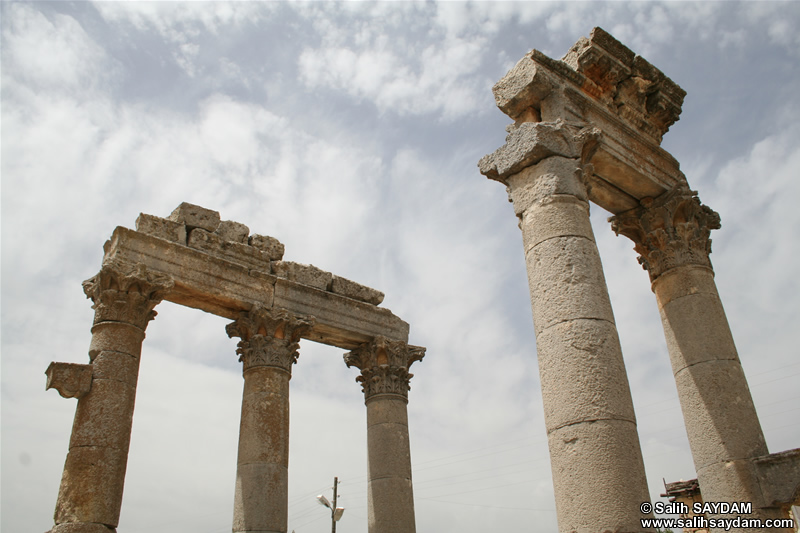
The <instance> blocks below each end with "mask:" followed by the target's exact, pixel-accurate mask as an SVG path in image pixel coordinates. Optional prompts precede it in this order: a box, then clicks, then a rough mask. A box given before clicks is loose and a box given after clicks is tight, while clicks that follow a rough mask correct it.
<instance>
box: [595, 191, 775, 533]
mask: <svg viewBox="0 0 800 533" xmlns="http://www.w3.org/2000/svg"><path fill="white" fill-rule="evenodd" d="M610 221H611V224H612V228H613V230H614V231H615V232H616V233H617V234H618V235H619V234H622V235H625V236H626V237H629V238H630V239H631V240H632V241H633V242H634V244H635V246H634V249H635V250H636V252H637V253H638V254H639V262H640V263H641V264H642V266H643V267H644V268H645V269H646V270H647V271H648V273H649V274H650V281H651V287H652V289H653V292H654V293H655V295H656V300H657V302H658V309H659V312H660V313H661V321H662V324H663V326H664V334H665V336H666V340H667V350H668V351H669V357H670V361H671V363H672V372H673V374H674V376H675V383H676V385H677V388H678V397H679V399H680V403H681V409H682V411H683V418H684V421H685V424H686V432H687V434H688V436H689V445H690V446H691V450H692V457H693V459H694V465H695V469H696V471H697V478H698V481H699V483H700V490H701V491H702V495H703V500H704V501H708V502H731V503H733V502H752V504H753V507H754V509H753V511H754V512H753V514H752V515H749V516H748V517H750V518H781V517H782V515H781V511H780V509H778V508H773V507H767V505H768V503H769V502H765V501H764V500H763V496H762V491H761V488H760V487H759V484H758V480H757V475H756V470H755V467H754V465H753V462H752V461H751V459H753V458H755V457H759V456H764V455H767V453H768V451H767V445H766V442H765V440H764V435H763V433H762V431H761V424H760V423H759V420H758V415H757V414H756V410H755V407H754V405H753V400H752V398H751V396H750V390H749V388H748V386H747V380H746V379H745V376H744V372H743V371H742V366H741V364H740V362H739V356H738V354H737V352H736V346H735V345H734V342H733V336H732V335H731V331H730V327H729V326H728V321H727V318H726V317H725V311H724V309H723V308H722V302H721V301H720V298H719V294H718V293H717V287H716V284H715V283H714V271H713V270H712V268H711V261H710V259H709V254H710V253H711V239H710V238H709V235H710V233H711V230H712V229H719V228H720V218H719V215H718V214H717V213H716V212H714V211H713V210H711V209H710V208H709V207H707V206H705V205H702V204H701V203H700V200H699V199H698V198H697V193H696V192H693V191H690V190H689V188H688V186H686V185H679V186H678V187H676V188H674V189H672V190H671V191H668V192H666V193H664V194H663V195H661V196H659V197H658V198H656V199H652V198H646V199H644V200H642V202H641V206H640V207H637V208H635V209H633V210H631V211H627V212H625V213H622V214H620V215H617V216H615V217H612V218H611V219H610ZM726 517H728V518H729V517H730V515H728V516H726ZM736 531H749V530H748V529H737V530H736Z"/></svg>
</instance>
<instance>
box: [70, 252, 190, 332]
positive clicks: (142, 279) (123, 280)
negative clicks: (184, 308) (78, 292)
mask: <svg viewBox="0 0 800 533" xmlns="http://www.w3.org/2000/svg"><path fill="white" fill-rule="evenodd" d="M173 285H174V282H173V281H172V278H171V277H169V276H167V275H165V274H161V273H159V272H153V271H151V270H148V269H147V268H146V267H145V266H144V265H142V264H133V263H127V262H125V261H120V260H118V259H112V260H110V261H108V262H106V263H105V264H103V267H102V268H101V269H100V272H99V273H98V274H97V275H96V276H94V277H93V278H90V279H87V280H86V281H84V282H83V292H84V293H86V297H87V298H89V299H91V300H92V309H94V323H95V324H98V323H100V322H124V323H126V324H132V325H134V326H136V327H138V328H141V329H145V327H147V323H148V322H149V321H150V320H153V318H155V316H156V312H155V311H154V310H153V308H154V307H155V306H156V305H158V304H159V303H160V302H161V300H163V299H164V296H165V295H166V293H167V291H168V290H170V289H171V288H172V286H173Z"/></svg>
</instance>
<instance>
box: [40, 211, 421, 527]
mask: <svg viewBox="0 0 800 533" xmlns="http://www.w3.org/2000/svg"><path fill="white" fill-rule="evenodd" d="M136 227H137V231H131V230H129V229H126V228H122V227H118V228H117V229H116V230H115V231H114V234H113V235H112V237H111V239H110V240H109V241H107V242H106V243H105V245H104V252H105V255H104V259H103V267H102V269H101V271H100V273H99V274H98V275H97V276H95V277H93V278H91V279H89V280H87V281H86V282H84V291H85V292H86V295H87V297H88V298H90V299H91V300H92V302H93V306H92V307H93V308H94V309H95V321H94V326H93V327H92V342H91V345H90V348H89V358H90V360H91V361H92V363H91V364H89V365H75V364H70V363H53V364H51V366H50V367H49V368H48V370H47V375H48V385H47V386H48V388H57V389H58V390H59V392H60V393H61V394H62V395H64V396H67V397H77V398H79V403H78V408H77V411H76V416H75V422H74V426H73V431H72V436H71V439H70V450H69V453H68V455H67V461H66V464H65V468H64V474H63V478H62V484H61V488H60V492H59V498H58V502H57V505H56V516H55V518H56V525H55V526H54V528H53V530H52V531H53V532H58V533H100V532H101V531H102V532H113V531H115V528H116V526H117V523H118V521H119V513H120V505H121V501H122V490H123V485H124V476H125V469H126V462H127V454H128V447H129V444H130V432H131V426H132V418H133V406H134V400H135V395H136V385H137V380H138V369H139V358H140V355H141V344H142V340H143V339H144V330H145V327H146V326H147V324H148V322H149V321H150V320H152V319H153V318H154V317H155V316H156V312H155V310H154V307H155V306H156V305H157V304H158V303H159V302H160V301H162V300H163V299H168V300H170V301H173V302H176V303H180V304H183V305H188V306H191V307H196V308H199V309H203V310H205V311H209V312H213V313H215V314H218V315H221V316H225V317H229V318H236V321H235V322H234V323H233V324H230V325H229V326H228V328H227V331H228V334H229V335H230V336H233V337H239V338H240V339H241V341H240V342H239V343H238V346H237V354H238V355H239V357H240V361H242V362H243V363H244V365H243V373H244V378H245V386H244V393H243V398H242V418H241V426H240V441H239V458H238V467H237V482H236V495H235V503H234V526H233V530H234V531H235V532H239V531H241V532H244V531H248V532H255V531H261V532H266V531H269V532H273V533H275V532H278V533H279V532H284V533H285V532H286V530H287V489H288V453H289V444H288V432H289V397H288V394H289V379H290V378H291V368H292V365H293V364H294V363H295V362H296V361H297V357H298V352H297V349H298V345H299V340H300V338H301V337H305V338H311V339H314V340H318V341H321V342H325V343H328V344H332V345H336V346H340V347H343V348H346V349H357V348H359V347H361V346H362V345H364V344H365V343H369V342H371V341H374V340H375V338H381V339H383V340H384V341H385V342H384V343H383V344H381V343H379V344H380V346H378V347H377V351H376V352H375V353H374V354H373V355H374V356H375V358H376V360H375V361H372V360H369V361H368V360H367V359H364V368H362V373H363V372H366V373H367V374H370V376H371V378H370V383H371V385H369V386H368V387H367V386H365V388H369V394H367V399H373V400H375V398H383V399H385V401H384V402H383V403H381V402H380V401H376V402H373V403H372V404H371V405H373V407H372V410H373V411H374V413H377V414H379V415H381V416H373V417H372V423H370V424H369V427H370V428H372V429H371V431H372V433H373V438H372V441H371V442H372V444H371V445H370V446H371V447H370V448H369V449H370V453H371V454H372V455H373V456H374V457H373V459H372V460H371V463H370V464H371V465H372V466H373V467H374V468H373V470H374V471H375V472H377V473H378V474H381V476H383V474H384V473H385V474H386V476H387V477H381V479H379V480H376V479H373V478H371V481H370V482H371V483H372V481H376V484H375V486H384V485H386V486H391V487H394V488H392V489H391V490H383V489H378V490H377V493H376V494H377V496H376V495H375V494H372V493H371V494H370V502H374V501H379V502H394V501H399V502H401V503H402V504H401V505H399V506H398V505H394V504H393V506H392V508H390V509H384V510H382V511H380V512H378V514H379V515H380V517H379V519H378V522H379V523H381V524H382V526H381V527H380V528H379V529H380V531H382V532H392V531H398V532H400V531H403V532H406V533H413V531H414V514H413V495H412V493H411V490H410V488H411V485H410V483H411V481H410V472H411V468H410V452H409V446H408V422H407V415H406V411H405V410H406V405H405V403H406V395H407V391H408V388H409V386H408V380H409V379H410V378H411V377H412V376H411V374H409V373H408V372H407V367H408V366H409V365H410V364H411V363H413V362H414V361H416V360H419V359H421V358H422V355H423V354H424V349H422V348H418V347H409V346H408V345H407V344H406V343H405V340H406V339H407V338H408V324H407V323H405V322H403V321H402V320H400V319H399V318H397V317H396V316H394V315H393V314H392V313H391V312H390V311H389V310H387V309H380V308H378V307H376V306H377V305H379V304H380V303H381V302H382V300H383V293H381V292H379V291H377V290H375V289H371V288H369V287H366V286H364V285H360V284H358V283H356V282H353V281H351V280H348V279H345V278H341V277H334V276H333V275H332V274H331V273H330V272H326V271H324V270H321V269H319V268H317V267H314V266H312V265H304V264H301V263H295V262H288V261H282V260H281V259H282V257H283V252H284V247H283V244H281V243H280V242H279V241H278V240H277V239H274V238H273V237H267V236H263V235H257V234H255V235H249V228H248V227H247V226H245V225H244V224H240V223H238V222H233V221H220V217H219V213H217V212H216V211H212V210H210V209H205V208H203V207H200V206H196V205H192V204H188V203H183V204H181V205H180V206H178V208H177V209H175V211H173V213H172V215H170V217H169V218H168V219H164V218H160V217H156V216H152V215H147V214H141V215H140V216H139V218H138V219H137V226H136ZM273 269H274V274H273ZM307 311H313V312H315V313H318V314H319V315H320V320H319V322H318V323H315V320H314V318H313V317H310V316H305V312H307ZM384 335H385V336H384ZM389 339H393V340H391V341H389ZM395 339H396V340H395ZM396 343H399V344H401V345H402V346H403V348H404V349H403V350H402V352H403V353H402V354H400V355H402V356H404V359H403V364H404V365H405V366H397V365H398V364H399V363H397V361H395V359H396V357H395V355H397V354H396V353H394V351H392V350H390V352H391V357H390V359H391V360H392V361H393V364H391V365H384V364H383V363H382V362H380V361H382V359H381V357H385V350H384V351H381V350H382V349H383V348H382V347H384V345H388V344H391V345H392V346H394V345H395V344H396ZM398 353H399V352H398ZM381 354H383V355H381ZM395 363H397V364H395ZM368 364H371V365H372V366H369V367H367V366H366V365H368ZM378 382H380V383H378ZM376 383H377V384H376ZM373 385H374V386H373ZM373 389H374V390H373ZM373 393H374V394H373ZM394 403H399V405H401V406H402V409H401V410H400V411H398V410H397V409H384V408H382V407H381V405H383V406H384V407H386V406H389V405H394ZM389 415H391V416H390V418H391V420H384V418H385V417H386V416H389ZM368 418H369V416H368ZM379 467H380V468H379ZM373 477H374V476H373ZM395 518H399V519H400V523H395V522H394V520H395ZM370 530H371V531H373V530H374V528H373V527H372V526H371V529H370Z"/></svg>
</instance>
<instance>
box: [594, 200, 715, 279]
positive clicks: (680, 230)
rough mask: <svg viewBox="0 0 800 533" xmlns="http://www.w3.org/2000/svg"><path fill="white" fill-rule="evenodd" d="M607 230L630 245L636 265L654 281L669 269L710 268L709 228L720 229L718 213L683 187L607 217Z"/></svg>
mask: <svg viewBox="0 0 800 533" xmlns="http://www.w3.org/2000/svg"><path fill="white" fill-rule="evenodd" d="M608 221H609V222H610V223H611V229H613V230H614V233H616V234H617V235H620V234H622V235H625V236H626V237H628V238H629V239H631V240H632V241H633V243H634V247H633V249H634V250H636V253H638V254H639V263H640V264H641V265H642V268H644V269H645V270H647V271H648V273H649V274H650V281H655V280H656V278H658V277H659V276H660V275H661V274H663V273H664V272H666V271H667V270H669V269H671V268H675V267H678V266H683V265H698V266H704V267H708V268H711V260H710V258H709V254H711V239H710V238H709V236H710V235H711V230H712V229H719V228H720V227H721V224H720V217H719V214H718V213H716V212H715V211H714V210H712V209H711V208H710V207H708V206H706V205H703V204H702V203H700V199H699V198H698V197H697V192H695V191H691V190H689V187H688V186H686V185H680V186H678V187H675V188H674V189H672V190H671V191H668V192H666V193H664V194H663V195H661V196H659V197H658V198H655V199H653V198H644V199H643V200H642V201H641V205H640V206H639V207H637V208H635V209H632V210H630V211H627V212H625V213H620V214H619V215H615V216H613V217H610V218H609V219H608Z"/></svg>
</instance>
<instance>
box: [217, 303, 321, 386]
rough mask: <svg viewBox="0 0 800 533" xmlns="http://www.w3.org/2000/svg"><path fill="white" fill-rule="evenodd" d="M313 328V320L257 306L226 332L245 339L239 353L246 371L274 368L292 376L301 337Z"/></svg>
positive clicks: (308, 317) (280, 310) (227, 327)
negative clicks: (264, 367)
mask: <svg viewBox="0 0 800 533" xmlns="http://www.w3.org/2000/svg"><path fill="white" fill-rule="evenodd" d="M313 327H314V317H311V316H295V315H293V314H292V313H290V312H288V311H286V310H285V309H265V308H263V307H259V306H255V307H253V309H251V310H250V311H243V312H242V313H241V314H240V315H239V318H238V319H237V320H236V321H235V322H232V323H230V324H228V325H227V326H226V328H225V331H226V332H227V333H228V337H231V338H233V337H239V338H240V339H242V340H241V341H239V344H238V345H237V348H236V353H237V354H238V355H239V361H241V362H242V363H244V370H245V371H246V370H248V369H250V368H252V367H256V366H274V367H278V368H282V369H283V370H285V371H287V372H289V373H291V371H292V365H293V364H295V363H296V362H297V358H298V356H299V354H298V351H297V350H298V348H299V347H300V342H299V341H300V337H302V336H303V335H304V334H306V333H307V332H309V331H310V330H311V328H313Z"/></svg>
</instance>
